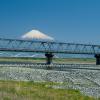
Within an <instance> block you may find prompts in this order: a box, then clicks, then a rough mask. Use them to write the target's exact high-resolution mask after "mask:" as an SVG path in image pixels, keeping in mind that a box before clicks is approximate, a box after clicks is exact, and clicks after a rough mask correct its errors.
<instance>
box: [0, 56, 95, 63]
mask: <svg viewBox="0 0 100 100" xmlns="http://www.w3.org/2000/svg"><path fill="white" fill-rule="evenodd" d="M2 61H3V62H31V63H43V62H44V63H45V62H46V59H45V58H27V57H26V58H25V57H23V58H22V57H20V58H17V57H5V58H0V62H2ZM53 62H54V63H86V64H87V63H91V64H95V62H96V61H95V59H94V58H53Z"/></svg>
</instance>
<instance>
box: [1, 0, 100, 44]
mask: <svg viewBox="0 0 100 100" xmlns="http://www.w3.org/2000/svg"><path fill="white" fill-rule="evenodd" d="M32 29H37V30H40V31H41V32H43V33H46V34H47V35H49V36H52V37H54V38H55V39H56V40H59V41H66V42H77V43H93V44H100V0H0V37H4V38H20V37H21V36H22V35H23V34H24V33H26V32H28V31H30V30H32Z"/></svg>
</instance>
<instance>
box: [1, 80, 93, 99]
mask: <svg viewBox="0 0 100 100" xmlns="http://www.w3.org/2000/svg"><path fill="white" fill-rule="evenodd" d="M47 85H59V83H53V82H42V83H34V82H32V81H30V82H23V81H0V99H1V100H95V99H94V98H93V97H88V96H84V95H82V94H81V93H80V92H79V91H78V90H71V89H70V90H65V89H53V88H51V87H48V86H47Z"/></svg>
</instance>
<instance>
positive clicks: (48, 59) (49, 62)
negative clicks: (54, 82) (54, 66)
mask: <svg viewBox="0 0 100 100" xmlns="http://www.w3.org/2000/svg"><path fill="white" fill-rule="evenodd" d="M45 56H46V59H47V64H48V65H50V64H51V62H52V58H53V56H54V55H53V54H52V53H45Z"/></svg>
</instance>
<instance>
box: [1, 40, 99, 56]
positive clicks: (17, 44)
mask: <svg viewBox="0 0 100 100" xmlns="http://www.w3.org/2000/svg"><path fill="white" fill-rule="evenodd" d="M0 51H15V52H40V53H67V54H91V55H92V54H93V55H95V54H100V45H90V44H75V43H61V42H50V41H49V42H47V41H29V40H17V39H3V38H0Z"/></svg>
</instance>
